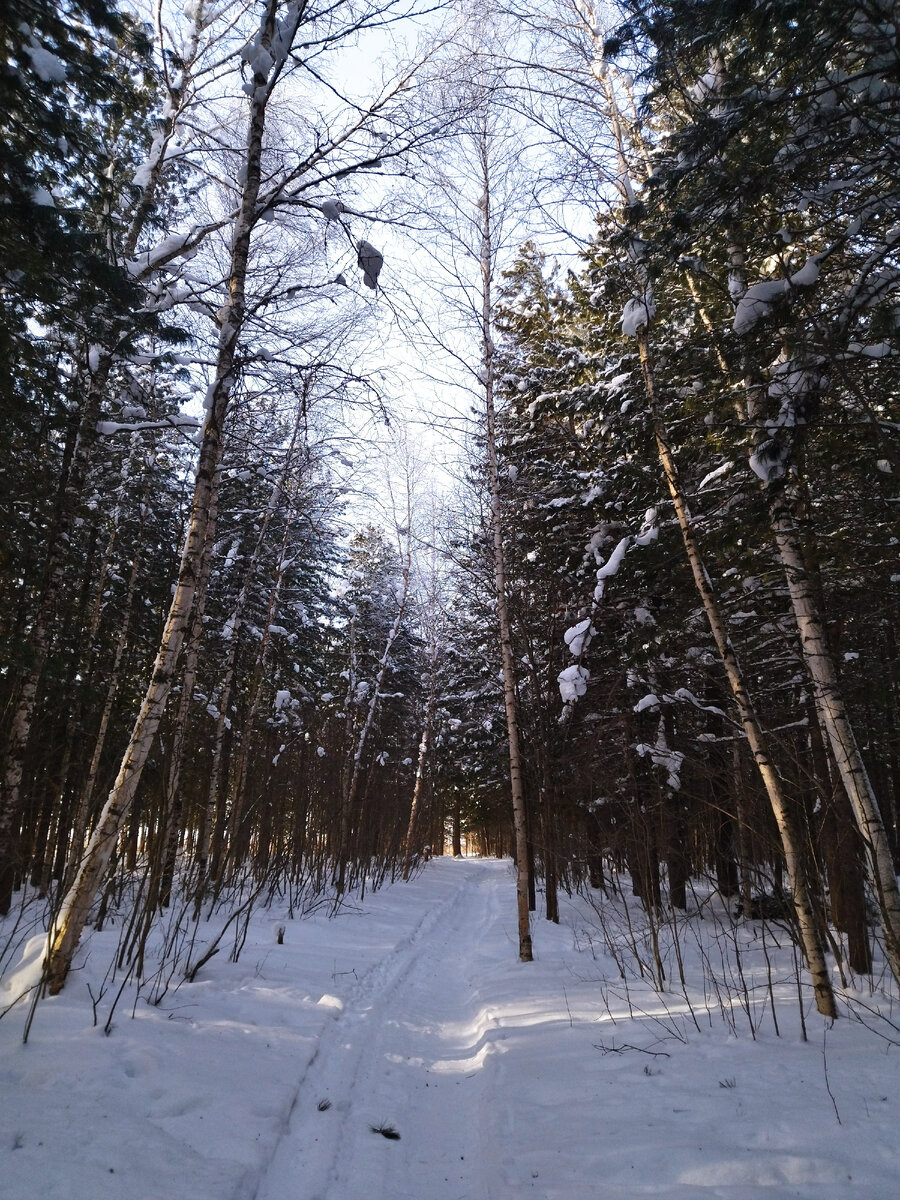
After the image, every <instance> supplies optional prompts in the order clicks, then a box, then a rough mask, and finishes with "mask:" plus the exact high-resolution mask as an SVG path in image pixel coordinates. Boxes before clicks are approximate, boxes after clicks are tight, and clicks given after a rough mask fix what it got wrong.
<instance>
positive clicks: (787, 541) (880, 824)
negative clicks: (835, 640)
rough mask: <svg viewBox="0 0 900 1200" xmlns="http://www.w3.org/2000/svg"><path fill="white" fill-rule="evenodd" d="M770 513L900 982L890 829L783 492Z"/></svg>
mask: <svg viewBox="0 0 900 1200" xmlns="http://www.w3.org/2000/svg"><path fill="white" fill-rule="evenodd" d="M769 514H770V517H771V522H772V532H773V534H774V536H775V544H776V546H777V548H778V554H779V557H780V559H781V563H782V566H783V567H784V570H785V576H786V578H787V585H788V591H789V593H790V597H791V604H792V606H793V609H794V616H795V618H796V621H797V630H798V633H799V635H800V645H801V647H802V650H803V660H804V663H805V664H806V669H807V671H808V672H809V676H810V678H811V680H812V683H813V689H814V693H815V702H816V710H817V712H818V714H819V719H820V722H821V724H822V727H823V729H824V731H825V734H826V736H827V738H828V744H829V746H830V748H831V753H832V757H833V759H834V763H835V766H836V768H837V772H838V775H839V777H840V780H841V783H842V784H843V787H844V790H845V792H846V793H847V797H848V799H849V801H850V804H851V807H852V809H853V815H854V817H855V819H856V824H857V827H858V828H859V831H860V834H861V835H862V840H863V845H864V846H865V851H866V857H867V859H868V863H869V871H870V875H871V879H872V883H873V886H874V889H875V896H876V900H877V902H878V908H879V912H880V914H881V924H882V930H883V933H884V943H885V953H886V955H887V959H888V963H889V964H890V968H891V973H892V974H893V976H894V978H895V979H896V980H897V982H898V983H900V891H898V888H897V877H896V875H895V874H894V860H893V855H892V854H891V848H890V844H889V842H888V836H887V830H886V829H885V826H884V821H883V820H882V816H881V811H880V809H879V807H878V800H877V798H876V796H875V792H874V789H873V788H872V784H871V781H870V779H869V775H868V772H867V770H866V766H865V763H864V762H863V760H862V755H861V754H860V751H859V746H858V745H857V742H856V737H855V735H854V733H853V727H852V725H851V724H850V720H849V718H848V716H847V709H846V706H845V704H844V698H843V694H842V691H841V686H840V682H839V680H838V673H837V667H836V666H835V661H834V655H833V654H832V651H831V647H830V646H829V644H828V639H827V636H826V633H825V626H824V622H823V620H822V617H821V613H820V610H819V604H818V597H817V595H816V588H815V586H814V584H813V580H812V579H811V578H810V573H809V571H808V569H807V567H806V562H805V556H804V554H803V551H802V546H801V541H800V534H799V531H798V529H797V525H796V521H795V520H794V516H793V513H792V512H791V511H790V508H789V505H788V500H787V497H786V496H785V495H784V492H783V491H779V492H777V493H776V494H775V496H774V497H773V498H772V499H771V501H770V504H769Z"/></svg>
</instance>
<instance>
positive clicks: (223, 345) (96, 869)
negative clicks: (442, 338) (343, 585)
mask: <svg viewBox="0 0 900 1200" xmlns="http://www.w3.org/2000/svg"><path fill="white" fill-rule="evenodd" d="M275 7H276V5H275V3H274V0H271V2H270V3H269V5H268V10H267V14H266V19H265V25H264V36H263V39H262V40H263V43H264V44H265V45H266V46H267V47H268V46H269V45H270V44H271V39H272V33H273V29H274V22H275ZM253 81H254V85H255V86H254V90H253V95H252V97H251V100H250V121H249V129H248V137H247V151H246V158H245V162H246V181H245V183H244V186H243V192H242V196H241V205H240V210H239V213H238V216H237V219H236V222H235V226H234V238H233V242H232V251H231V262H230V268H229V299H228V301H227V303H226V306H225V308H226V311H225V313H224V314H223V319H222V327H221V332H220V334H219V345H218V353H217V358H216V367H215V375H214V381H213V384H212V386H211V388H210V393H209V400H208V403H209V409H208V412H207V417H206V421H205V423H204V426H203V437H202V441H201V445H200V456H199V461H198V464H197V474H196V481H195V487H194V498H193V504H192V508H191V515H190V521H189V523H188V528H187V535H186V538H185V544H184V549H183V552H182V556H181V564H180V568H179V572H178V581H177V583H176V586H175V594H174V596H173V597H172V604H171V607H170V609H169V615H168V618H167V620H166V624H165V628H164V630H163V634H162V638H161V641H160V645H159V650H158V653H157V656H156V661H155V663H154V666H153V673H152V677H151V680H150V684H149V686H148V688H147V692H146V694H145V696H144V701H143V703H142V705H141V708H140V712H139V714H138V717H137V720H136V722H135V725H134V728H133V730H132V733H131V738H130V741H129V743H128V746H127V748H126V751H125V754H124V756H123V759H122V763H121V766H120V768H119V774H118V777H117V778H116V782H115V784H114V785H113V788H112V791H111V792H110V794H109V798H108V799H107V802H106V805H105V807H104V809H103V813H102V814H101V817H100V821H99V823H98V825H97V827H96V829H95V830H94V832H93V834H92V836H91V839H90V842H89V844H88V848H87V850H86V852H85V855H84V858H83V859H82V862H81V865H80V867H79V869H78V872H77V874H76V877H75V880H74V882H73V884H72V887H71V888H70V890H69V892H68V894H67V895H66V896H65V898H64V900H63V903H62V906H61V908H60V912H59V914H58V916H57V919H56V922H55V925H54V928H53V930H52V931H51V936H50V952H49V955H48V958H47V963H46V966H45V980H46V982H47V984H48V986H49V989H50V992H51V994H56V993H57V992H59V991H60V990H61V989H62V987H63V985H64V983H65V980H66V975H67V974H68V971H69V967H70V965H71V962H72V956H73V954H74V953H75V949H76V947H77V945H78V941H79V939H80V937H81V932H82V930H83V928H84V926H85V923H86V921H87V918H88V915H89V913H90V909H91V905H92V903H93V899H94V896H95V894H96V892H97V889H98V887H99V885H100V883H101V880H102V877H103V874H104V872H105V870H106V867H107V865H108V863H109V859H110V855H111V854H112V852H113V849H114V847H115V844H116V840H117V838H118V835H119V831H120V829H121V827H122V823H123V821H124V820H125V817H126V816H127V814H128V811H129V809H130V808H131V804H132V801H133V800H134V796H135V793H136V791H137V788H138V784H139V783H140V779H141V775H142V773H143V770H144V766H145V765H146V762H147V758H148V756H149V753H150V749H151V747H152V745H153V741H154V739H155V737H156V732H157V729H158V728H159V723H160V721H161V719H162V716H163V713H164V711H165V707H166V702H167V700H168V696H169V691H170V690H171V687H172V682H173V679H174V676H175V669H176V665H177V662H178V656H179V653H180V651H181V646H182V643H183V641H184V638H185V634H186V632H187V628H188V622H189V620H190V614H191V609H192V607H193V602H194V594H195V592H196V589H197V585H198V582H199V576H200V565H201V561H202V556H203V548H204V546H205V544H206V539H207V537H209V536H210V534H211V518H212V506H213V498H214V496H215V493H216V490H217V486H218V467H219V461H220V458H221V452H222V430H223V426H224V422H225V417H226V414H227V412H228V405H229V400H230V397H231V389H232V385H233V382H234V381H233V375H232V371H233V366H234V356H235V348H236V345H237V340H238V336H239V334H240V331H241V327H242V325H243V321H244V312H245V287H246V278H247V265H248V260H249V253H250V237H251V233H252V230H253V226H254V223H255V219H256V205H257V199H258V196H259V189H260V179H261V159H262V146H263V132H264V129H265V118H266V103H267V99H268V89H267V88H266V77H265V76H263V75H261V74H259V73H257V74H255V75H254V76H253Z"/></svg>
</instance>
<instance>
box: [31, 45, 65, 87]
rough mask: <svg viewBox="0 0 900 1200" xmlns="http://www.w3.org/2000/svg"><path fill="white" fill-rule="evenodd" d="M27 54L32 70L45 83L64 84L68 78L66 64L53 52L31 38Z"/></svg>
mask: <svg viewBox="0 0 900 1200" xmlns="http://www.w3.org/2000/svg"><path fill="white" fill-rule="evenodd" d="M25 53H26V54H27V55H28V57H29V58H30V59H31V69H32V70H33V71H34V73H35V75H37V77H38V79H42V80H43V81H44V83H62V82H63V80H64V79H65V78H66V64H65V63H64V62H63V61H62V60H61V59H59V58H57V56H56V55H55V54H53V53H51V51H49V50H45V49H44V47H43V46H41V45H39V44H38V42H36V41H35V40H34V38H33V37H32V38H31V41H30V45H28V46H26V47H25Z"/></svg>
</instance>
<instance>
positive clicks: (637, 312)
mask: <svg viewBox="0 0 900 1200" xmlns="http://www.w3.org/2000/svg"><path fill="white" fill-rule="evenodd" d="M655 312H656V305H655V304H654V303H653V297H652V296H649V295H648V296H647V297H646V298H645V299H632V300H629V301H628V303H627V304H626V305H625V309H624V311H623V312H622V333H623V335H624V336H625V337H635V336H636V334H637V332H638V330H639V329H641V328H645V327H646V326H647V325H649V324H650V322H651V321H652V319H653V316H654V314H655Z"/></svg>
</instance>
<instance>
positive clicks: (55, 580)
mask: <svg viewBox="0 0 900 1200" xmlns="http://www.w3.org/2000/svg"><path fill="white" fill-rule="evenodd" d="M202 9H203V5H202V4H201V5H199V6H198V9H197V12H196V14H195V18H194V25H193V29H192V33H191V36H190V41H189V52H188V55H187V57H186V59H185V62H184V65H183V72H182V79H183V80H184V81H188V80H189V78H190V71H191V68H192V67H193V65H194V60H195V58H196V55H197V50H198V45H199V40H200V35H201V31H202V21H203V13H202ZM157 17H158V18H159V17H160V14H159V12H158V13H157ZM161 33H162V30H161V27H160V35H161ZM160 44H162V42H160ZM180 92H181V95H182V104H184V103H186V101H187V99H188V97H189V93H190V88H189V87H186V86H185V84H184V83H182V85H181V89H180ZM179 116H180V108H179V110H176V111H173V112H172V114H171V116H170V118H169V127H168V129H167V131H166V134H165V139H164V142H163V147H165V145H167V144H168V142H169V141H170V140H171V138H172V137H173V136H174V134H175V126H176V123H177V120H178V118H179ZM164 165H165V154H164V149H163V150H160V153H159V155H158V157H157V160H156V162H155V163H154V164H153V165H152V167H151V168H150V170H149V172H148V182H147V184H146V187H145V189H144V192H143V195H142V199H141V201H140V202H139V203H138V206H137V208H136V209H135V211H134V213H133V214H132V216H131V220H130V222H129V225H128V229H127V232H126V234H125V237H124V239H123V245H122V252H123V257H125V258H130V257H131V256H133V254H134V252H135V247H136V246H137V243H138V241H139V239H140V236H141V233H142V232H143V229H144V226H145V224H146V221H147V218H148V216H149V215H150V213H151V211H152V208H153V203H154V199H155V196H156V194H157V192H158V189H159V186H160V182H161V178H162V175H163V171H164ZM110 257H111V259H112V260H114V259H115V258H116V253H115V247H111V251H110ZM83 353H84V359H85V361H84V365H83V371H84V374H83V378H82V383H83V384H85V385H86V391H87V394H86V397H85V402H84V407H83V409H82V412H81V417H80V420H79V423H78V431H77V434H76V437H75V444H74V449H73V452H72V457H71V462H70V464H69V467H68V471H67V472H66V474H65V476H64V479H63V482H62V485H61V488H60V494H59V503H58V505H57V510H56V513H55V517H54V523H53V527H52V531H51V534H50V538H49V541H48V547H47V565H46V567H45V571H44V584H43V588H42V592H41V598H40V601H39V603H38V608H37V612H36V613H35V618H34V622H33V624H32V627H31V631H30V634H29V646H30V650H31V656H30V660H29V665H28V667H27V668H26V670H25V671H24V672H23V673H22V676H21V678H20V680H19V684H18V687H17V690H16V694H15V696H14V699H13V702H12V708H13V716H12V720H11V722H10V728H9V733H8V736H7V742H6V747H5V751H4V759H3V761H4V769H3V775H2V777H0V916H3V915H5V914H6V913H7V912H8V911H9V905H10V901H11V899H12V881H13V875H14V866H15V863H14V855H15V854H16V853H17V851H16V843H17V824H18V819H19V814H20V810H21V806H22V797H21V788H22V772H23V767H24V762H25V753H26V750H27V747H28V741H29V738H30V736H31V726H32V722H33V720H34V709H35V703H36V700H37V693H38V688H39V686H40V681H41V678H42V676H43V673H44V667H45V665H46V661H47V655H48V652H49V648H50V640H51V635H52V630H53V624H54V621H55V617H56V609H57V605H58V600H59V596H60V593H61V591H62V588H63V586H64V574H65V565H66V561H67V554H68V549H69V534H70V532H71V529H72V526H73V521H74V518H75V516H76V514H77V511H78V506H79V504H80V502H81V496H82V493H83V491H84V484H85V479H86V477H87V472H88V468H89V465H90V459H91V455H92V452H93V447H94V444H95V442H96V439H97V421H98V420H99V417H100V412H101V407H102V404H103V400H104V397H105V396H106V392H107V384H108V382H109V375H110V371H111V369H112V362H113V347H101V349H100V355H99V360H98V362H97V364H96V366H95V368H94V370H92V371H91V370H89V368H88V366H87V360H88V347H87V346H86V345H85V346H84V347H83Z"/></svg>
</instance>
